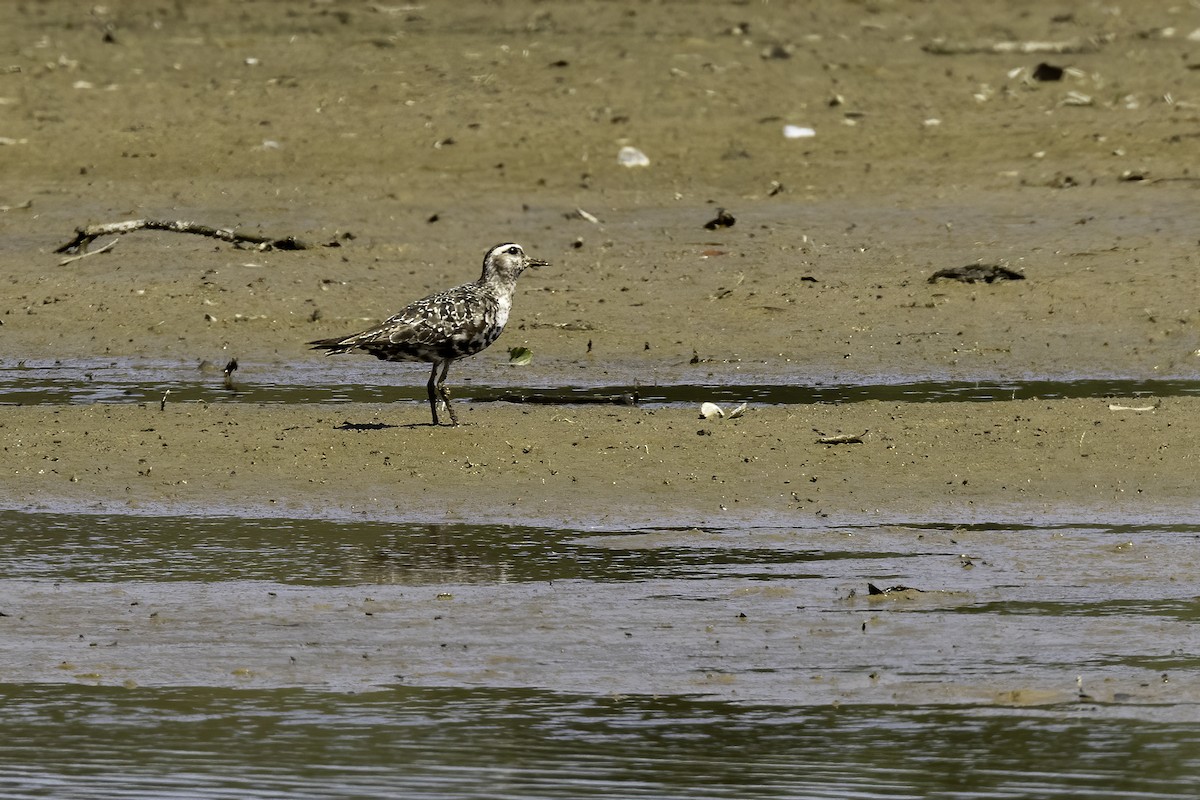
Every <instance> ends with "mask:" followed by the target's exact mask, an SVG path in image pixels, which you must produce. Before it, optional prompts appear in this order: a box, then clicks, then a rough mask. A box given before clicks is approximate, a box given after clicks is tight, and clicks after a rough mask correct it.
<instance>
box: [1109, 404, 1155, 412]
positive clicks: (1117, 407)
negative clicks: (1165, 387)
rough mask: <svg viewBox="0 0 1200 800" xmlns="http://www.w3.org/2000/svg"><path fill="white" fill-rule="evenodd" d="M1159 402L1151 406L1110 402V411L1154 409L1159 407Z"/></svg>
mask: <svg viewBox="0 0 1200 800" xmlns="http://www.w3.org/2000/svg"><path fill="white" fill-rule="evenodd" d="M1158 405H1159V404H1158V403H1155V404H1154V405H1149V406H1123V405H1121V404H1119V403H1109V405H1108V410H1109V411H1153V410H1155V409H1156V408H1158Z"/></svg>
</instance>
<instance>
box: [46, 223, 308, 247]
mask: <svg viewBox="0 0 1200 800" xmlns="http://www.w3.org/2000/svg"><path fill="white" fill-rule="evenodd" d="M140 230H150V231H171V232H172V233H194V234H196V235H197V236H208V237H210V238H213V239H220V240H221V241H223V242H232V243H233V244H236V245H243V244H249V245H253V246H254V247H256V248H258V249H259V250H308V249H309V248H311V247H312V245H311V244H308V243H307V242H303V241H301V240H299V239H297V238H296V237H295V236H285V237H284V238H282V239H275V238H272V237H270V236H256V235H255V234H252V233H239V232H238V231H235V230H233V229H232V228H213V227H210V226H208V225H200V224H198V223H195V222H187V221H185V220H175V221H171V220H158V219H130V220H125V221H124V222H108V223H104V224H102V225H88V226H86V227H83V228H76V229H75V238H74V239H72V240H71V241H69V242H67V243H66V244H64V245H62V246H61V247H59V248H57V249H56V250H55V251H54V252H56V253H76V252H79V251H81V250H82V251H85V252H86V251H87V248H88V245H89V244H91V243H92V242H93V241H95V240H96V239H97V238H99V237H101V236H111V235H113V234H117V235H120V234H124V233H132V232H133V231H140Z"/></svg>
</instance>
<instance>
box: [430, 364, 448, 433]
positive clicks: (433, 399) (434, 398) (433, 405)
mask: <svg viewBox="0 0 1200 800" xmlns="http://www.w3.org/2000/svg"><path fill="white" fill-rule="evenodd" d="M438 366H439V365H438V362H436V361H435V362H433V371H432V372H430V373H429V383H427V384H425V387H426V388H427V389H428V390H429V410H430V411H432V412H433V424H434V425H440V424H441V423H440V422H438V413H437V404H438V390H437V387H436V386H435V381H436V380H437V372H438ZM447 366H449V364H447ZM445 377H446V375H445V372H443V373H442V378H443V379H445Z"/></svg>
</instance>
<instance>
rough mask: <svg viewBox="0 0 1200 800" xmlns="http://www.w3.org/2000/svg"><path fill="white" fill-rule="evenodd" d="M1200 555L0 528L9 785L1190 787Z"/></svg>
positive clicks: (505, 792)
mask: <svg viewBox="0 0 1200 800" xmlns="http://www.w3.org/2000/svg"><path fill="white" fill-rule="evenodd" d="M1198 537H1200V525H1197V524H1194V523H1188V524H1162V523H1155V524H1146V525H1134V524H1128V522H1127V521H1125V522H1122V523H1121V524H1099V523H1095V522H1071V521H1062V520H1059V521H1058V522H1057V523H1055V524H1050V523H1049V522H1048V523H1047V524H1046V526H1044V527H1039V526H1036V525H1028V524H1022V525H1018V524H1013V523H1011V522H1005V521H1003V520H997V521H994V522H991V523H984V524H975V525H963V526H956V525H952V524H945V523H938V524H921V523H912V522H908V523H905V524H897V525H893V526H862V527H845V526H837V527H813V528H807V529H797V528H756V529H704V530H701V529H664V530H646V531H587V532H582V531H571V530H562V529H542V528H528V527H516V526H503V525H493V526H474V525H412V524H407V523H389V522H346V521H341V522H331V521H326V520H313V519H307V520H288V519H276V520H254V519H234V518H226V517H218V518H214V517H188V516H175V517H170V516H124V515H88V514H23V513H15V512H4V513H0V540H3V541H4V542H5V547H4V548H3V550H2V551H0V613H3V614H4V616H3V617H0V630H2V631H3V636H2V638H0V665H2V671H0V675H2V680H3V683H0V729H3V730H4V731H5V733H6V735H5V738H6V741H7V745H6V747H5V748H0V796H5V797H44V796H53V797H78V798H95V797H113V796H121V797H182V796H188V797H284V796H287V797H329V796H338V797H425V796H435V795H436V796H463V797H604V798H622V797H745V796H749V795H748V794H747V792H750V793H751V794H752V795H753V796H769V797H847V796H855V797H884V796H887V797H939V796H945V797H950V796H953V797H980V798H983V797H1044V796H1094V797H1188V796H1194V792H1195V790H1194V786H1195V781H1196V779H1197V778H1198V777H1200V747H1198V744H1200V742H1198V738H1200V733H1198V732H1197V731H1200V728H1198V727H1197V726H1196V723H1197V722H1200V629H1198V628H1197V623H1198V622H1200V600H1198V599H1197V598H1196V597H1195V593H1194V592H1193V591H1191V590H1190V587H1191V586H1192V582H1193V580H1194V576H1195V574H1197V571H1198V568H1200V550H1198V548H1197V547H1196V544H1197V538H1198ZM871 584H873V585H875V586H876V587H877V588H879V589H894V590H893V591H891V592H889V593H887V594H882V595H869V594H868V587H869V585H871ZM900 586H904V587H911V588H909V589H906V590H900V589H896V587H900Z"/></svg>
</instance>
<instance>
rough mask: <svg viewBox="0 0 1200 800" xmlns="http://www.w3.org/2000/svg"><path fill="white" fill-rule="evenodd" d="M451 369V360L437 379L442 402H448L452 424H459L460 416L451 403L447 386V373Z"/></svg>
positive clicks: (447, 406) (447, 408)
mask: <svg viewBox="0 0 1200 800" xmlns="http://www.w3.org/2000/svg"><path fill="white" fill-rule="evenodd" d="M449 371H450V362H449V361H447V362H446V363H445V365H444V366H443V367H442V374H441V376H440V377H439V378H438V381H437V391H438V395H439V396H440V397H441V398H442V402H443V403H445V404H446V411H448V412H449V413H450V424H451V425H453V426H456V427H457V426H458V416H457V415H456V414H455V413H454V407H453V406H452V405H450V390H449V389H448V388H446V373H447V372H449Z"/></svg>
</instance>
